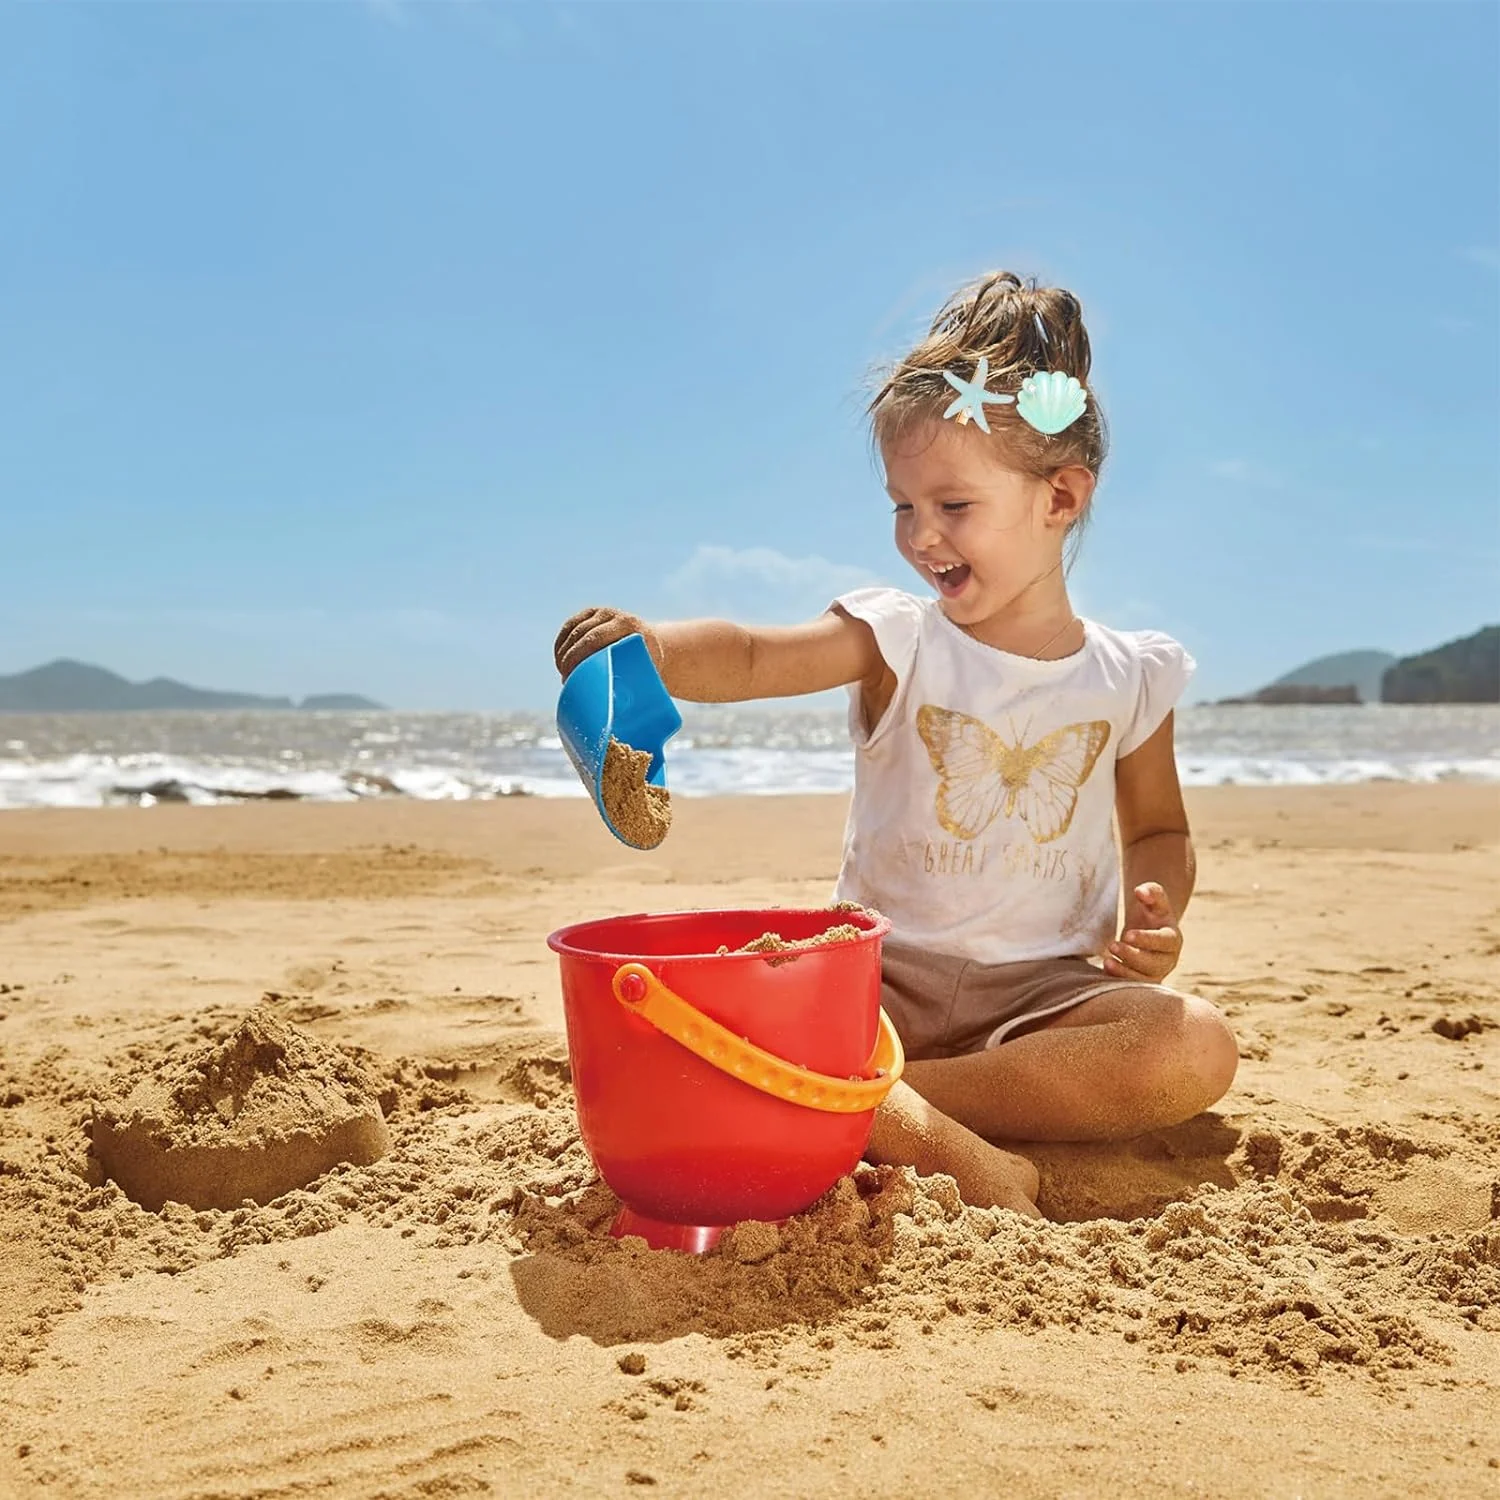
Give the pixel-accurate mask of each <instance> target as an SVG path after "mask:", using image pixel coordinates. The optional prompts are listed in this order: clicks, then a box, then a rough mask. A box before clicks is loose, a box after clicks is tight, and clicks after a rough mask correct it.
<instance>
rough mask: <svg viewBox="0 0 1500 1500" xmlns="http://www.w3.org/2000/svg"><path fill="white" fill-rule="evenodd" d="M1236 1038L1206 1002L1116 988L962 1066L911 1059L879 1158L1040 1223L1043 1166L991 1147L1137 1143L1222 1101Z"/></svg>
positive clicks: (882, 1116) (876, 1152)
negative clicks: (948, 1180)
mask: <svg viewBox="0 0 1500 1500" xmlns="http://www.w3.org/2000/svg"><path fill="white" fill-rule="evenodd" d="M1238 1060H1239V1056H1238V1048H1237V1046H1236V1043H1235V1039H1234V1033H1233V1032H1232V1031H1231V1030H1230V1028H1229V1024H1228V1022H1227V1021H1225V1019H1224V1017H1223V1016H1222V1015H1220V1013H1219V1012H1218V1011H1217V1010H1216V1009H1215V1008H1214V1007H1213V1006H1212V1005H1210V1004H1209V1003H1208V1002H1207V1001H1206V1000H1200V999H1198V998H1197V997H1196V996H1193V995H1181V994H1178V993H1176V992H1175V991H1172V990H1167V989H1162V988H1159V987H1156V986H1149V985H1143V986H1140V987H1138V988H1135V987H1132V988H1122V989H1113V990H1108V991H1106V992H1105V993H1103V994H1099V995H1095V996H1094V997H1093V998H1091V999H1088V1000H1083V1001H1080V1002H1079V1003H1078V1004H1077V1005H1075V1006H1073V1007H1072V1008H1071V1009H1068V1010H1065V1011H1063V1012H1061V1013H1060V1014H1056V1015H1052V1016H1048V1017H1046V1018H1045V1019H1042V1020H1040V1021H1037V1022H1036V1023H1034V1024H1032V1025H1030V1026H1028V1027H1027V1028H1025V1029H1024V1030H1023V1031H1022V1032H1021V1033H1020V1034H1018V1035H1014V1036H1013V1037H1010V1038H1008V1039H1007V1040H1005V1041H1003V1042H1001V1043H1000V1044H999V1045H997V1046H991V1047H988V1048H985V1049H984V1050H981V1051H976V1052H970V1053H967V1054H965V1055H963V1056H960V1057H947V1058H933V1059H929V1060H924V1061H913V1062H908V1063H907V1065H906V1077H905V1082H904V1083H900V1084H897V1085H896V1087H895V1088H894V1089H892V1091H891V1093H890V1096H889V1097H888V1098H887V1100H886V1103H885V1104H884V1105H883V1106H882V1107H881V1109H880V1111H879V1113H878V1114H877V1115H876V1117H875V1128H874V1130H873V1131H872V1132H871V1136H870V1146H869V1153H868V1154H869V1156H870V1158H871V1160H873V1161H877V1162H890V1163H893V1164H902V1165H908V1166H913V1167H915V1168H916V1169H917V1171H919V1172H922V1173H931V1172H947V1173H948V1174H949V1175H950V1176H952V1177H953V1178H954V1179H955V1180H956V1181H957V1183H958V1185H959V1191H960V1193H961V1194H962V1195H963V1198H964V1201H965V1202H967V1203H972V1204H975V1205H990V1204H995V1205H999V1206H1001V1207H1006V1208H1014V1209H1016V1210H1018V1211H1019V1212H1022V1213H1029V1214H1032V1215H1035V1214H1037V1212H1038V1210H1037V1208H1036V1192H1037V1173H1036V1168H1035V1167H1033V1166H1032V1164H1031V1163H1030V1162H1029V1161H1027V1160H1026V1159H1025V1158H1024V1157H1020V1156H1017V1155H1015V1154H1014V1153H1012V1152H1010V1151H1005V1150H1002V1149H1001V1148H1000V1147H999V1146H995V1145H992V1144H990V1142H991V1141H993V1140H997V1139H998V1140H1010V1141H1110V1140H1127V1139H1129V1138H1130V1137H1132V1136H1137V1135H1142V1134H1144V1133H1145V1132H1146V1131H1148V1130H1158V1129H1161V1128H1162V1127H1163V1126H1167V1125H1177V1124H1180V1123H1181V1122H1182V1121H1184V1120H1188V1119H1191V1118H1192V1117H1193V1116H1194V1115H1196V1114H1198V1113H1199V1112H1200V1111H1201V1110H1204V1109H1207V1108H1208V1106H1209V1105H1210V1104H1213V1103H1214V1102H1215V1101H1216V1100H1218V1099H1220V1098H1222V1097H1223V1096H1224V1094H1225V1093H1226V1092H1227V1091H1228V1089H1229V1085H1230V1083H1231V1082H1232V1081H1233V1079H1234V1073H1235V1068H1236V1066H1237V1064H1238Z"/></svg>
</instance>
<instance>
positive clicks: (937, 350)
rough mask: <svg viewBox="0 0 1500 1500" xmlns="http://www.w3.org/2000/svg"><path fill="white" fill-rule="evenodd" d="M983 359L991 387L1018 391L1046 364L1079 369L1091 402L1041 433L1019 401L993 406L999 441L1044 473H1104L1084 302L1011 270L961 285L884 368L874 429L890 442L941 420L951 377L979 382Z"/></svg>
mask: <svg viewBox="0 0 1500 1500" xmlns="http://www.w3.org/2000/svg"><path fill="white" fill-rule="evenodd" d="M981 357H984V358H987V359H988V360H989V362H990V364H989V369H990V373H989V380H988V381H987V386H988V388H989V389H990V390H996V391H1010V392H1014V391H1016V390H1018V389H1019V387H1020V384H1021V382H1022V381H1023V380H1024V379H1025V378H1026V377H1027V376H1028V375H1034V374H1037V373H1039V372H1040V371H1044V370H1061V371H1062V372H1063V373H1064V374H1066V375H1072V376H1073V377H1075V378H1076V379H1077V381H1078V383H1079V384H1080V385H1081V386H1082V387H1083V388H1084V390H1085V391H1087V392H1088V406H1087V407H1086V408H1085V410H1084V413H1083V415H1082V416H1081V417H1079V418H1078V420H1077V421H1076V422H1074V423H1073V424H1072V425H1071V426H1069V427H1065V428H1064V429H1063V430H1062V431H1061V432H1059V433H1057V434H1056V435H1055V436H1053V437H1049V436H1047V435H1046V434H1045V433H1041V432H1038V431H1037V430H1036V429H1035V428H1034V427H1031V426H1029V425H1028V424H1027V423H1026V422H1025V421H1024V420H1023V419H1022V418H1021V417H1020V416H1018V415H1017V413H1016V409H1015V407H1014V406H1013V405H1010V406H986V407H985V418H986V420H987V421H988V422H989V424H990V431H991V437H992V440H993V441H994V442H996V443H998V444H1000V445H1002V446H1003V450H1004V454H1005V461H1006V463H1007V464H1008V465H1009V467H1011V468H1013V469H1017V470H1019V471H1020V472H1022V473H1025V474H1030V475H1032V476H1034V477H1035V478H1037V479H1046V478H1048V477H1049V476H1050V475H1052V474H1055V473H1056V472H1057V470H1058V469H1061V468H1063V467H1064V466H1065V465H1068V464H1082V465H1083V466H1084V468H1086V469H1089V470H1090V471H1091V472H1092V473H1093V475H1094V477H1095V478H1096V479H1097V478H1098V476H1099V470H1100V469H1101V468H1102V467H1103V465H1104V459H1105V455H1106V454H1107V453H1108V451H1109V432H1108V429H1107V428H1106V426H1105V422H1104V413H1103V412H1102V411H1101V410H1100V409H1099V402H1098V399H1097V398H1096V397H1095V395H1094V392H1093V391H1092V390H1091V389H1090V387H1089V361H1090V353H1089V335H1088V330H1087V329H1086V328H1085V327H1084V326H1083V308H1082V306H1081V304H1080V303H1079V301H1078V299H1077V297H1075V296H1074V295H1073V294H1072V292H1069V291H1064V290H1063V288H1062V287H1056V286H1049V287H1038V286H1037V284H1036V278H1035V277H1032V278H1031V284H1030V285H1029V286H1028V285H1027V284H1026V283H1025V282H1023V281H1022V279H1021V278H1020V277H1019V276H1017V275H1016V274H1015V273H1014V272H1013V271H994V272H991V273H990V274H989V275H987V276H983V277H981V278H980V279H979V280H978V281H975V282H971V283H970V284H969V285H968V286H965V287H962V288H960V290H958V291H957V292H955V293H954V294H953V296H951V297H950V298H949V299H948V300H947V301H946V302H945V303H944V304H943V306H942V308H941V310H940V311H939V312H938V315H937V317H935V318H934V319H933V320H932V327H931V328H930V329H929V330H928V334H927V337H926V338H924V339H923V340H922V342H921V343H919V344H918V345H917V346H916V348H915V349H913V350H912V351H911V353H909V354H908V355H906V357H905V358H904V359H901V360H899V361H898V362H897V363H896V364H895V365H894V366H893V367H891V368H890V369H888V370H887V371H885V372H884V378H883V384H882V385H881V386H880V389H879V392H878V394H877V395H876V396H875V398H874V400H872V401H871V402H870V405H869V408H868V414H869V417H870V425H871V429H872V436H873V437H874V439H875V441H876V443H877V444H878V445H879V446H880V447H882V448H884V447H885V446H886V445H887V444H889V443H892V442H894V441H896V440H898V439H899V438H900V437H902V436H903V435H904V434H905V433H907V432H909V431H910V430H911V429H912V428H913V427H915V426H917V425H918V424H920V423H922V422H926V421H931V420H933V419H934V418H940V417H941V416H942V414H943V412H944V410H945V409H946V408H947V407H948V405H949V403H950V402H951V401H952V400H953V396H954V390H953V387H952V386H950V385H949V384H948V382H947V381H946V380H944V379H943V371H944V370H951V371H952V372H953V373H954V374H955V375H957V376H959V377H960V378H961V379H963V380H971V379H973V376H974V367H975V366H976V365H977V364H978V362H979V360H980V358H981Z"/></svg>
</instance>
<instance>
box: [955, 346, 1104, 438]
mask: <svg viewBox="0 0 1500 1500" xmlns="http://www.w3.org/2000/svg"><path fill="white" fill-rule="evenodd" d="M989 378H990V362H989V358H988V356H986V355H981V356H980V358H979V363H978V364H977V365H976V366H975V368H974V378H973V379H972V380H960V379H959V378H958V376H957V375H955V374H954V373H953V371H952V370H944V371H943V379H944V380H946V381H947V382H948V384H949V385H951V386H952V387H953V389H954V390H956V391H957V392H958V396H957V397H956V398H955V399H954V400H953V401H952V402H951V403H950V404H949V406H948V409H947V410H946V411H945V412H944V413H943V418H944V420H947V419H948V418H949V417H957V418H958V420H959V422H960V424H962V423H965V422H968V421H971V420H972V421H973V423H974V425H975V426H976V427H978V428H979V430H980V431H981V432H988V431H989V430H990V424H989V423H988V422H987V421H986V420H985V416H984V408H985V406H986V405H990V406H1008V405H1010V404H1011V403H1012V402H1014V403H1015V407H1016V412H1017V414H1018V415H1019V416H1020V418H1021V420H1022V421H1023V422H1025V423H1026V424H1027V425H1028V426H1029V427H1034V428H1035V429H1036V430H1037V431H1038V432H1041V433H1045V434H1046V435H1047V436H1048V437H1053V436H1055V435H1056V434H1057V433H1059V432H1061V431H1062V430H1063V429H1064V428H1065V427H1071V426H1072V425H1073V423H1074V422H1076V421H1077V420H1078V419H1079V417H1081V416H1082V415H1083V414H1084V412H1085V410H1087V408H1088V393H1087V392H1086V391H1085V390H1084V388H1083V387H1082V386H1081V385H1080V384H1079V383H1078V380H1077V378H1076V377H1075V376H1072V375H1066V374H1064V373H1063V372H1062V371H1061V370H1045V371H1042V372H1041V373H1039V374H1036V375H1028V376H1027V377H1026V379H1025V380H1023V381H1022V382H1021V389H1020V391H1019V392H1018V393H1017V394H1016V395H1014V396H1012V395H1009V394H1007V393H1006V392H1004V391H987V390H986V389H985V382H986V381H987V380H988V379H989Z"/></svg>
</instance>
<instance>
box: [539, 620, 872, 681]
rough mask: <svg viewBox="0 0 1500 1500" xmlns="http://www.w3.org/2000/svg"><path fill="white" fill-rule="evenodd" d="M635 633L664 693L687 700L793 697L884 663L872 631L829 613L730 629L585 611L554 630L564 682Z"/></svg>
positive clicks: (867, 677)
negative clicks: (596, 654)
mask: <svg viewBox="0 0 1500 1500" xmlns="http://www.w3.org/2000/svg"><path fill="white" fill-rule="evenodd" d="M637 633H639V634H640V635H641V636H643V637H644V638H645V641H646V645H647V647H648V649H649V650H650V652H651V656H652V659H653V660H654V661H655V662H656V665H657V669H658V670H659V671H660V672H661V675H662V681H663V682H665V683H666V685H667V691H668V692H669V693H671V695H672V696H673V697H674V698H681V699H683V700H684V701H686V702H688V703H742V702H745V701H747V700H749V699H752V698H793V697H797V696H799V695H800V694H803V693H819V692H822V691H823V690H824V689H825V688H834V687H843V686H844V685H845V684H846V683H851V682H861V683H867V684H875V683H878V682H879V681H880V680H881V678H882V677H883V676H884V674H885V670H886V668H885V661H884V659H883V658H882V657H881V655H880V650H879V648H878V647H877V646H876V644H875V632H874V631H872V630H871V629H870V627H869V626H868V625H866V624H865V623H864V622H863V621H862V620H856V619H853V618H852V617H851V616H849V615H846V614H845V613H844V612H843V611H842V610H839V609H831V610H829V611H828V612H827V613H826V614H822V615H819V616H818V618H817V619H816V620H809V621H808V622H807V623H806V624H805V625H754V626H751V625H736V624H734V623H733V622H732V621H729V620H678V621H672V622H669V623H666V624H661V625H648V624H647V623H646V622H645V621H644V620H641V619H639V618H637V617H636V616H635V615H630V614H625V613H623V612H622V611H620V610H617V609H603V608H599V609H585V610H581V611H580V612H579V613H578V614H576V615H574V616H573V618H572V619H570V620H569V621H568V622H567V623H566V624H565V625H564V626H563V628H562V629H561V630H560V631H559V632H558V636H557V643H556V645H555V647H554V656H555V658H556V661H557V669H558V671H559V672H561V673H562V675H563V676H564V677H566V676H567V675H568V673H569V672H571V671H572V670H573V668H574V667H576V666H577V665H578V663H579V662H581V661H583V660H584V658H585V657H588V656H592V655H593V654H594V652H596V651H602V650H603V649H604V648H605V647H606V646H609V645H612V644H613V643H614V642H615V641H618V640H623V639H624V637H626V636H627V635H634V634H637Z"/></svg>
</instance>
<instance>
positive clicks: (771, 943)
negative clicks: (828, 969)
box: [718, 922, 864, 956]
mask: <svg viewBox="0 0 1500 1500" xmlns="http://www.w3.org/2000/svg"><path fill="white" fill-rule="evenodd" d="M863 936H864V929H863V928H860V927H856V926H854V924H853V923H852V922H841V923H839V925H838V926H837V927H830V928H829V929H828V930H827V932H819V933H815V934H814V935H813V936H812V937H806V938H784V937H782V935H781V934H780V933H779V932H763V933H761V935H760V936H759V937H758V938H751V940H750V941H749V942H748V943H746V944H744V945H743V947H739V948H730V947H729V946H728V945H727V944H726V945H723V946H721V947H720V948H719V949H718V953H719V955H720V956H723V955H724V954H728V953H796V952H798V951H800V950H802V949H806V948H821V947H822V946H823V945H824V944H825V943H847V942H850V941H852V940H853V939H855V938H860V937H863Z"/></svg>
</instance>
